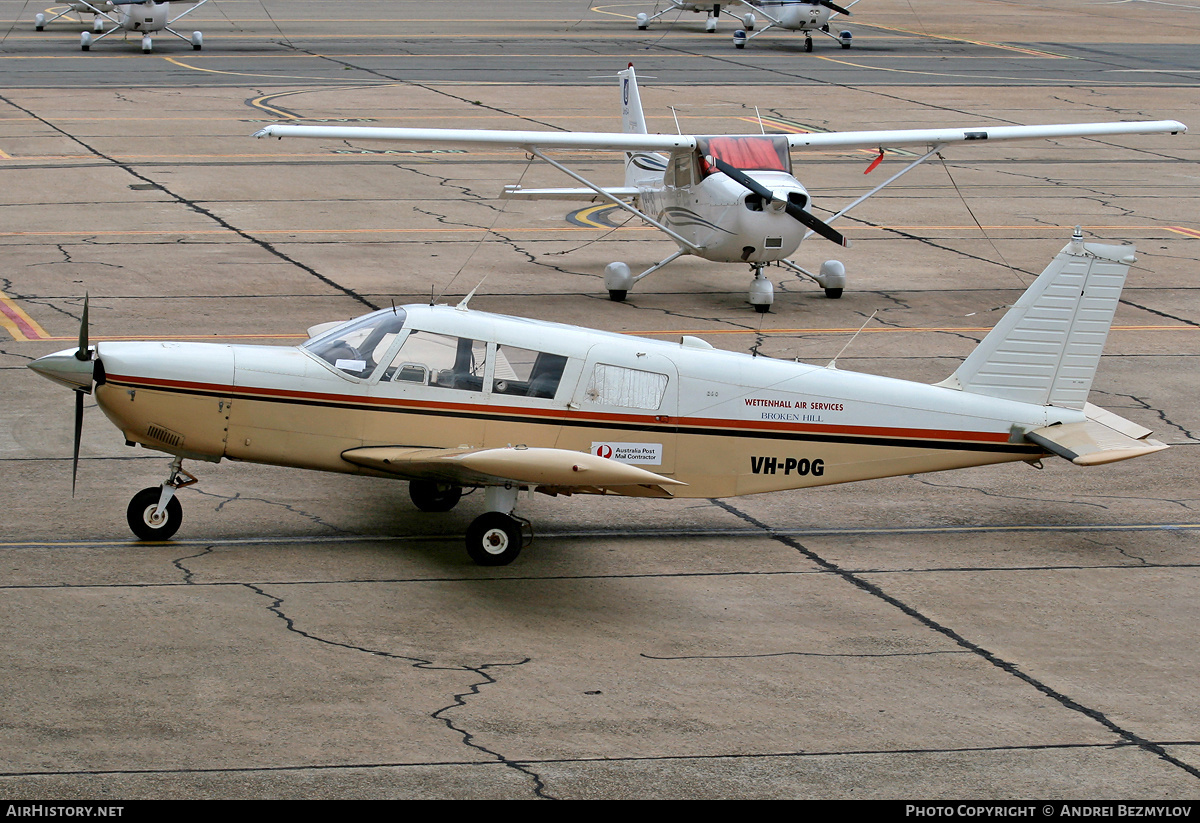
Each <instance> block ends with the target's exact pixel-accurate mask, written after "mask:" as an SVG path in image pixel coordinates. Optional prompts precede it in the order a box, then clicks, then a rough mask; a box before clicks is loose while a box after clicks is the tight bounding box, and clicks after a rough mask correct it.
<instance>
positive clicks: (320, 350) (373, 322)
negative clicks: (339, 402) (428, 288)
mask: <svg viewBox="0 0 1200 823" xmlns="http://www.w3.org/2000/svg"><path fill="white" fill-rule="evenodd" d="M406 317H407V315H406V314H405V312H404V309H383V310H382V311H377V312H374V313H372V314H368V315H366V316H365V317H359V318H358V319H356V320H351V321H349V322H346V323H343V324H342V325H340V326H337V327H335V328H332V329H330V330H329V331H327V332H325V333H324V334H320V335H318V336H316V337H314V338H313V339H311V340H309V341H307V342H305V343H304V344H302V346H301V348H303V349H305V350H306V351H310V352H312V353H313V354H315V355H316V356H317V357H319V358H321V359H322V360H324V361H325V362H326V363H328V364H330V365H331V366H333V367H334V368H335V369H340V370H341V371H343V372H345V373H346V374H348V375H350V376H351V377H358V378H365V377H370V375H371V373H372V372H373V371H375V367H376V366H377V365H379V361H380V360H381V359H382V358H383V357H384V356H385V355H386V354H387V351H388V349H389V348H391V346H392V343H393V342H394V341H395V339H396V335H398V334H399V333H400V332H401V330H402V329H403V328H404V321H405V319H406Z"/></svg>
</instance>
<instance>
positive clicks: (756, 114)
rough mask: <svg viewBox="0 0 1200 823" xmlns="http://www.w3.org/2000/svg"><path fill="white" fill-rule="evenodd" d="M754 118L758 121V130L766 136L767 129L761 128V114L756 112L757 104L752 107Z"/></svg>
mask: <svg viewBox="0 0 1200 823" xmlns="http://www.w3.org/2000/svg"><path fill="white" fill-rule="evenodd" d="M754 119H755V120H757V121H758V130H759V131H760V132H762V133H763V135H764V136H766V133H767V130H766V129H765V128H763V121H762V115H761V114H759V113H758V106H755V107H754Z"/></svg>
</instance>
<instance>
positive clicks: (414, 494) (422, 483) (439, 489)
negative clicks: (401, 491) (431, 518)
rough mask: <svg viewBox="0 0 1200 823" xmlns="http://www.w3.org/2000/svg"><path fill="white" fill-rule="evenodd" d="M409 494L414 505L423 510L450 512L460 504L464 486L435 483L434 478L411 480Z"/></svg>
mask: <svg viewBox="0 0 1200 823" xmlns="http://www.w3.org/2000/svg"><path fill="white" fill-rule="evenodd" d="M408 496H409V497H410V498H412V502H413V505H414V506H416V507H417V508H418V509H420V510H421V511H423V512H448V511H450V510H451V509H453V508H454V507H455V506H456V505H458V501H459V498H461V497H462V486H455V485H454V484H452V483H435V482H434V481H432V480H410V481H409V483H408Z"/></svg>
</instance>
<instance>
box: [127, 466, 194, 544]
mask: <svg viewBox="0 0 1200 823" xmlns="http://www.w3.org/2000/svg"><path fill="white" fill-rule="evenodd" d="M196 482H198V481H197V480H196V477H195V476H194V475H192V474H189V473H188V472H185V471H184V470H183V458H182V457H176V458H175V459H174V460H172V461H171V473H170V474H169V475H168V476H167V479H166V480H164V481H163V484H162V485H161V486H151V487H150V488H148V489H142V490H141V491H140V492H138V493H137V494H135V495H134V496H133V499H132V500H130V501H129V508H128V509H127V510H126V512H125V519H126V520H127V521H128V522H129V528H130V529H132V530H133V533H134V534H135V535H137V537H138V539H139V540H170V539H171V537H172V536H174V534H175V532H177V531H179V525H180V524H181V523H182V522H183V506H181V505H179V500H178V499H177V498H176V497H175V492H176V491H177V490H179V489H182V488H185V487H187V486H191V485H192V484H194V483H196Z"/></svg>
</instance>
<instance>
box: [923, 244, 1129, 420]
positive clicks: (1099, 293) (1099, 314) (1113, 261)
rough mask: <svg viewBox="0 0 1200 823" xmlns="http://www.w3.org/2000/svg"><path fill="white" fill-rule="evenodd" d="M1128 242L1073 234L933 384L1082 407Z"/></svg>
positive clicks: (1105, 333)
mask: <svg viewBox="0 0 1200 823" xmlns="http://www.w3.org/2000/svg"><path fill="white" fill-rule="evenodd" d="M1133 252H1134V249H1133V246H1102V245H1099V244H1096V243H1084V242H1083V236H1082V233H1081V232H1080V231H1079V230H1078V229H1076V233H1075V237H1074V238H1073V239H1072V240H1071V242H1070V243H1068V244H1067V245H1066V247H1064V248H1063V250H1062V251H1061V252H1059V253H1058V256H1057V257H1055V258H1054V260H1053V261H1051V263H1050V265H1049V266H1047V267H1046V270H1045V271H1043V272H1042V273H1041V275H1040V276H1039V277H1038V279H1037V280H1035V281H1034V282H1033V284H1032V285H1031V286H1030V287H1029V288H1028V289H1027V290H1026V291H1025V293H1024V294H1023V295H1021V297H1020V299H1019V300H1017V302H1016V303H1015V304H1014V305H1013V307H1012V308H1011V309H1009V310H1008V312H1007V313H1006V314H1005V315H1004V317H1002V318H1001V319H1000V322H999V323H997V324H996V327H995V328H994V329H992V330H991V332H989V333H988V335H987V337H985V338H984V339H983V341H982V342H981V343H980V344H979V346H978V347H976V349H975V351H973V352H971V355H970V356H969V357H968V358H967V359H966V360H965V361H963V364H962V365H961V366H959V367H958V370H957V371H956V372H954V374H953V375H952V376H951V377H949V378H948V379H947V380H945V381H944V382H943V383H941V384H940V385H943V386H947V387H949V388H957V389H961V390H962V391H966V392H971V393H973V394H984V395H988V396H990V397H1002V398H1005V399H1008V400H1018V401H1021V402H1024V403H1036V404H1037V405H1042V406H1045V405H1051V406H1060V407H1063V408H1068V409H1083V408H1084V405H1085V404H1086V402H1087V396H1088V392H1089V391H1090V390H1091V388H1092V378H1093V377H1095V375H1096V367H1097V366H1098V365H1099V363H1100V354H1101V352H1102V351H1103V349H1104V342H1105V340H1106V339H1107V338H1108V330H1109V328H1110V327H1111V326H1112V321H1113V314H1114V313H1115V312H1116V310H1117V302H1118V301H1119V300H1120V298H1121V288H1122V286H1124V284H1125V275H1126V274H1127V273H1128V271H1129V266H1130V265H1131V264H1132V263H1133V262H1134V260H1135V258H1134V254H1133Z"/></svg>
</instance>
